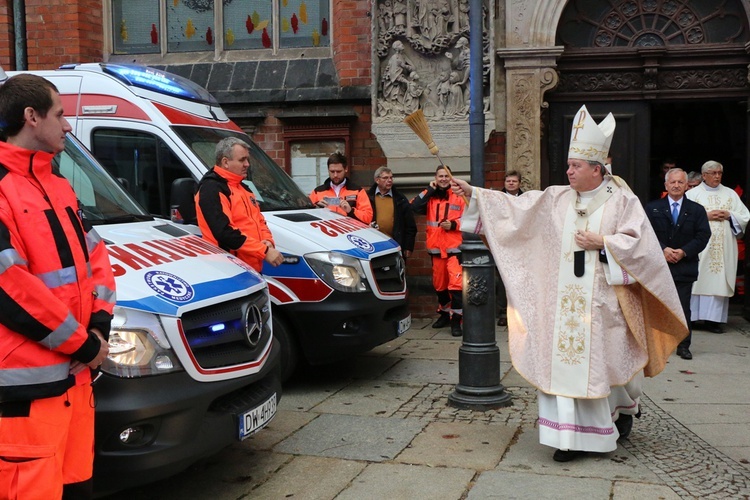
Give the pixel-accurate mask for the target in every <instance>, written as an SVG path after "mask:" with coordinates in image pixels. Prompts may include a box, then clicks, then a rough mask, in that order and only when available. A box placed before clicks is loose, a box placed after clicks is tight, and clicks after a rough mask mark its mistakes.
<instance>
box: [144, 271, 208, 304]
mask: <svg viewBox="0 0 750 500" xmlns="http://www.w3.org/2000/svg"><path fill="white" fill-rule="evenodd" d="M144 279H145V280H146V284H147V285H148V286H149V287H151V289H152V290H153V291H155V292H156V293H157V294H159V295H161V296H162V297H165V298H167V299H169V300H174V301H177V302H187V301H189V300H191V299H192V298H193V297H194V296H195V291H194V290H193V287H192V286H190V284H189V283H188V282H187V281H185V280H184V279H182V278H180V277H179V276H175V275H174V274H170V273H166V272H164V271H149V272H147V273H146V275H145V276H144Z"/></svg>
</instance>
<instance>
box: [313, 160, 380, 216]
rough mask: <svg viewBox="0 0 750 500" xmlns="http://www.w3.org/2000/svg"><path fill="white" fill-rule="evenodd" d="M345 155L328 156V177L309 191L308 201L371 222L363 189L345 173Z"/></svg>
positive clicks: (346, 168)
mask: <svg viewBox="0 0 750 500" xmlns="http://www.w3.org/2000/svg"><path fill="white" fill-rule="evenodd" d="M348 173H349V167H347V165H346V156H344V155H342V154H341V153H333V154H332V155H331V156H329V157H328V179H326V181H325V182H324V183H323V184H321V185H320V186H318V187H316V188H315V189H313V191H312V193H310V201H312V202H313V204H315V205H316V206H318V207H320V208H327V209H328V210H331V211H332V212H336V213H338V214H341V215H346V216H349V217H353V218H355V219H357V220H359V221H361V222H364V223H365V224H369V223H370V222H372V207H371V206H370V200H369V199H368V198H367V193H366V192H365V190H364V189H362V188H360V187H359V186H356V185H355V184H354V183H353V182H352V181H351V180H350V179H349V177H347V175H346V174H348Z"/></svg>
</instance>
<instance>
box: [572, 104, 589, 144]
mask: <svg viewBox="0 0 750 500" xmlns="http://www.w3.org/2000/svg"><path fill="white" fill-rule="evenodd" d="M585 119H586V112H585V111H581V119H580V120H578V123H576V124H575V125H573V128H574V129H575V132H574V133H573V139H572V142H575V141H577V140H578V131H579V130H580V129H582V128H583V122H584V120H585Z"/></svg>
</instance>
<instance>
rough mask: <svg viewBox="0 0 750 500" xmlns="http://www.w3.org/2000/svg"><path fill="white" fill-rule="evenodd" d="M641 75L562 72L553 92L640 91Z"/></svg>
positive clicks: (642, 86)
mask: <svg viewBox="0 0 750 500" xmlns="http://www.w3.org/2000/svg"><path fill="white" fill-rule="evenodd" d="M643 80H644V78H643V73H638V72H634V71H625V72H622V73H616V72H602V73H572V72H563V73H562V75H561V76H560V84H559V85H558V86H557V88H556V89H555V92H561V93H563V92H597V91H601V92H606V91H610V92H615V91H625V90H642V89H643V88H644V82H643Z"/></svg>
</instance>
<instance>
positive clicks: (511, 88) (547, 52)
mask: <svg viewBox="0 0 750 500" xmlns="http://www.w3.org/2000/svg"><path fill="white" fill-rule="evenodd" d="M562 50H563V49H562V47H549V48H545V49H501V50H498V51H497V57H498V58H499V59H504V61H505V81H506V92H505V98H506V115H505V117H506V118H505V119H506V131H507V132H506V134H507V138H506V159H505V164H506V165H507V169H508V170H511V169H512V170H518V171H519V172H520V173H521V176H522V178H523V186H522V189H523V190H524V191H525V190H527V189H539V188H540V186H541V172H540V168H541V141H540V131H541V111H542V108H546V107H547V106H548V105H547V103H546V102H544V93H545V92H546V91H547V90H550V89H552V88H554V87H555V86H556V85H557V81H558V75H557V71H556V70H555V67H556V65H557V64H556V59H557V57H558V56H559V55H560V54H561V53H562Z"/></svg>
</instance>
